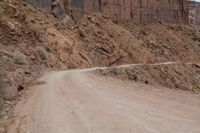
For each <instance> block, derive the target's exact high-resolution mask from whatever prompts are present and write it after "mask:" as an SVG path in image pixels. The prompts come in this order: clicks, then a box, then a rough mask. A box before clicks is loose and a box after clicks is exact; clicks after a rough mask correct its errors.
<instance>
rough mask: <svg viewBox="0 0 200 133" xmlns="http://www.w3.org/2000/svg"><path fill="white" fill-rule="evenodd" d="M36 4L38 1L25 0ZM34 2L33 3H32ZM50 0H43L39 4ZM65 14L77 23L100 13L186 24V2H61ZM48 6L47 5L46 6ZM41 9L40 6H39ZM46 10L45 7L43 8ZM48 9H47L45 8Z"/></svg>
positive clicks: (116, 18)
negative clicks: (85, 17)
mask: <svg viewBox="0 0 200 133" xmlns="http://www.w3.org/2000/svg"><path fill="white" fill-rule="evenodd" d="M27 1H29V2H30V3H37V1H38V0H27ZM33 1H34V2H33ZM44 1H48V2H47V3H49V1H50V0H43V1H40V3H42V2H44ZM61 1H62V3H63V7H64V8H65V10H66V11H67V13H68V14H69V15H70V16H71V17H73V19H74V20H76V21H78V20H80V19H81V17H82V16H83V15H84V14H89V13H94V12H101V13H103V14H105V15H108V16H110V17H111V18H112V19H113V20H114V21H116V22H120V23H124V22H128V21H132V22H135V23H142V24H147V23H151V22H154V21H158V20H161V21H165V22H168V23H187V21H188V20H187V14H188V13H187V12H188V11H187V3H186V0H61ZM37 5H40V4H37ZM47 6H48V4H47ZM40 7H41V6H40ZM44 7H45V8H46V6H44ZM47 9H48V8H47Z"/></svg>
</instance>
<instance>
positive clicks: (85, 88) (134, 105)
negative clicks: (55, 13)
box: [8, 70, 200, 133]
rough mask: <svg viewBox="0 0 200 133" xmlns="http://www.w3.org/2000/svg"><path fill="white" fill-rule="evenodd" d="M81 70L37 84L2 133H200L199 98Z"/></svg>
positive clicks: (48, 77) (43, 79)
mask: <svg viewBox="0 0 200 133" xmlns="http://www.w3.org/2000/svg"><path fill="white" fill-rule="evenodd" d="M87 71H88V70H74V71H60V72H51V73H49V74H47V75H46V76H44V77H43V78H42V79H40V81H38V83H40V84H37V85H35V86H33V87H31V89H30V90H28V91H29V93H28V95H27V96H26V97H25V98H23V99H22V100H21V101H20V102H19V103H18V104H17V105H16V107H15V109H14V116H15V117H14V119H15V120H14V122H13V123H12V124H11V125H10V127H9V130H8V133H199V132H200V126H199V123H200V100H199V99H200V95H197V94H192V93H190V92H186V91H180V90H170V89H167V88H163V87H159V86H156V87H155V86H150V85H144V84H141V83H134V82H128V81H120V80H117V79H112V78H107V77H100V76H97V75H95V74H94V73H91V72H87Z"/></svg>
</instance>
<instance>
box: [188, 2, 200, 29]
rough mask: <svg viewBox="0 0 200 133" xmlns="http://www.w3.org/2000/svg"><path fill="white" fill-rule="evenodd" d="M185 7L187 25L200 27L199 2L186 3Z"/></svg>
mask: <svg viewBox="0 0 200 133" xmlns="http://www.w3.org/2000/svg"><path fill="white" fill-rule="evenodd" d="M187 5H188V11H189V12H188V19H189V24H192V25H200V2H196V1H188V2H187Z"/></svg>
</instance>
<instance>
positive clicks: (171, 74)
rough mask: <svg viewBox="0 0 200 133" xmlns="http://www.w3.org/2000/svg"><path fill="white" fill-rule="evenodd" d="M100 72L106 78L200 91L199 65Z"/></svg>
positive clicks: (132, 68) (161, 66)
mask: <svg viewBox="0 0 200 133" xmlns="http://www.w3.org/2000/svg"><path fill="white" fill-rule="evenodd" d="M98 72H99V73H101V74H103V75H104V76H112V77H115V78H119V79H123V80H131V81H136V82H143V83H145V84H154V85H158V84H160V85H162V86H165V87H169V88H171V89H182V90H190V91H195V92H199V90H200V65H198V64H168V65H156V66H154V65H150V66H149V65H144V66H134V67H129V68H114V69H107V70H99V71H98Z"/></svg>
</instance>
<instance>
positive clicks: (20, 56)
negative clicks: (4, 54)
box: [13, 53, 28, 65]
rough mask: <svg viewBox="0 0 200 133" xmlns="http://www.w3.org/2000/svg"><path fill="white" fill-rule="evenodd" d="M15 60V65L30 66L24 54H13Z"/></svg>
mask: <svg viewBox="0 0 200 133" xmlns="http://www.w3.org/2000/svg"><path fill="white" fill-rule="evenodd" d="M13 60H14V61H15V63H17V64H19V65H26V64H28V61H27V59H26V56H25V55H24V54H22V53H14V54H13Z"/></svg>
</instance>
